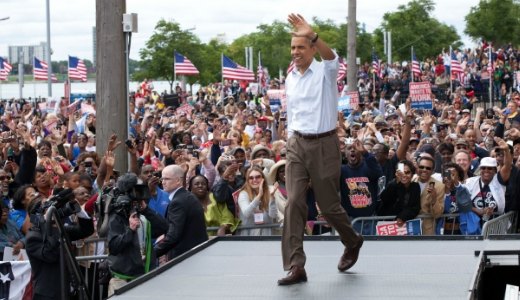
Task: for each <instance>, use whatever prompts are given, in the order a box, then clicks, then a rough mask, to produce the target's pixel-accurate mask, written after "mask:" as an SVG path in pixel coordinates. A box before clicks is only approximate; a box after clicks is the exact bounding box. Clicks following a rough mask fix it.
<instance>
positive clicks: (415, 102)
mask: <svg viewBox="0 0 520 300" xmlns="http://www.w3.org/2000/svg"><path fill="white" fill-rule="evenodd" d="M431 93H432V87H431V85H430V83H429V82H410V99H411V100H412V108H414V109H428V110H431V109H433V102H432V98H431Z"/></svg>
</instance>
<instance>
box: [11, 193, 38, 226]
mask: <svg viewBox="0 0 520 300" xmlns="http://www.w3.org/2000/svg"><path fill="white" fill-rule="evenodd" d="M38 196H39V194H38V193H37V192H36V190H35V189H34V187H33V186H32V185H30V184H26V185H22V186H21V187H19V188H18V189H17V190H16V192H15V193H14V196H13V209H12V210H11V212H10V213H9V219H11V220H12V221H13V222H14V223H15V224H16V226H17V227H18V229H20V230H21V231H22V232H23V233H24V234H25V233H27V231H28V230H29V228H30V226H31V222H30V221H29V216H28V212H27V209H28V208H29V204H30V203H31V201H32V199H34V198H35V197H38Z"/></svg>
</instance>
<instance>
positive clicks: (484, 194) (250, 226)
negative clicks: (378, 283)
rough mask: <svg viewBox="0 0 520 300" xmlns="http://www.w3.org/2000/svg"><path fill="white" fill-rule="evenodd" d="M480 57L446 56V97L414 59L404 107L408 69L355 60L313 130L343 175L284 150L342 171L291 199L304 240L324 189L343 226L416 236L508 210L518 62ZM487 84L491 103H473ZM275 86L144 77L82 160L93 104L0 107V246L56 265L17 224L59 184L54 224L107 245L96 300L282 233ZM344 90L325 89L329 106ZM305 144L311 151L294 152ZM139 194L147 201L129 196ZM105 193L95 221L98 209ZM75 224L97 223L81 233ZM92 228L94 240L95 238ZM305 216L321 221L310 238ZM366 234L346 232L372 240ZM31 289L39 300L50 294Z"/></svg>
mask: <svg viewBox="0 0 520 300" xmlns="http://www.w3.org/2000/svg"><path fill="white" fill-rule="evenodd" d="M316 38H317V35H316ZM485 46H487V47H490V46H489V45H487V44H485ZM487 53H488V52H487V50H486V48H484V46H483V47H482V48H479V49H478V50H476V51H471V50H464V51H460V52H458V53H457V55H458V58H459V60H460V62H461V63H462V65H463V70H464V73H463V75H464V76H455V75H454V76H453V78H452V79H453V82H454V84H453V92H451V90H450V84H449V81H450V74H451V73H450V72H449V67H450V66H449V65H446V61H447V59H446V58H445V57H444V54H441V55H439V57H438V58H437V59H435V60H426V61H424V62H422V63H421V74H420V76H417V75H416V76H415V80H416V81H429V82H431V84H432V87H433V88H432V94H431V100H432V104H433V109H432V110H417V109H414V108H413V107H412V102H411V100H410V99H409V97H408V94H409V89H408V84H409V82H410V78H411V77H412V76H411V75H412V74H411V66H410V64H398V63H395V64H392V65H389V66H386V65H385V64H382V68H381V72H380V73H379V74H378V76H373V72H374V70H373V69H372V67H371V66H369V65H368V64H365V65H361V66H359V71H358V82H357V83H356V84H357V87H358V91H359V96H360V102H359V104H358V105H356V106H355V107H354V108H353V110H352V111H351V112H349V114H348V115H346V114H344V112H342V111H339V112H338V114H337V115H334V116H331V118H332V119H330V120H327V121H326V122H329V123H330V122H332V123H331V124H333V125H334V124H335V128H336V129H335V131H334V132H335V134H337V139H335V140H334V141H332V140H331V141H328V143H330V145H329V146H330V147H338V148H339V149H340V150H341V165H337V166H336V165H331V166H320V163H321V161H320V155H321V154H323V153H321V154H320V152H319V151H318V149H313V148H311V147H310V146H309V147H308V146H304V147H303V146H301V145H299V146H298V147H301V148H299V149H300V150H299V151H300V152H301V153H295V152H294V150H292V152H291V153H290V155H292V161H295V160H297V159H299V158H298V156H301V157H304V156H305V157H306V159H305V160H303V161H305V162H308V163H309V166H306V167H305V168H311V167H310V166H311V165H312V166H313V167H312V170H314V171H312V172H324V173H323V174H326V172H325V171H330V168H332V169H334V168H336V167H337V172H338V173H339V174H340V182H338V183H337V184H336V185H337V186H338V187H339V190H337V191H325V190H324V187H323V186H322V185H320V183H321V182H322V180H321V179H322V178H317V177H316V179H315V180H313V181H312V182H310V183H309V184H307V183H306V184H305V186H302V187H301V189H300V190H299V191H298V193H297V195H300V196H302V197H303V198H305V201H304V202H301V203H300V204H299V205H300V206H299V207H300V208H301V207H303V208H304V210H305V211H306V215H307V223H306V232H307V234H319V233H322V232H326V231H328V230H330V228H329V226H328V225H327V224H323V223H326V222H327V221H330V220H327V218H330V214H329V215H327V213H328V212H327V213H325V216H324V214H323V213H322V210H321V208H320V207H319V205H318V202H320V201H319V200H318V199H320V197H323V195H324V193H336V192H337V193H338V194H339V195H340V199H341V206H342V207H343V209H344V210H345V211H346V212H347V214H348V216H349V217H350V218H356V217H372V216H392V217H391V219H392V220H394V221H395V222H396V224H397V225H398V226H403V225H404V224H405V223H406V222H407V221H410V220H413V219H416V218H418V216H419V218H420V219H421V220H422V223H421V224H422V234H423V235H436V234H437V235H438V234H480V233H481V229H482V225H483V224H484V222H486V221H488V220H490V219H492V218H493V217H496V216H498V215H501V214H504V213H505V212H509V211H517V210H518V209H519V207H518V206H519V203H518V202H519V201H518V200H519V199H518V195H519V193H520V190H519V189H520V176H518V168H519V167H520V159H519V156H520V131H519V130H520V115H519V111H518V106H519V105H520V93H519V92H518V91H517V89H516V86H515V84H516V80H514V78H513V77H514V76H516V73H515V72H516V71H517V69H518V64H517V58H520V55H518V54H517V51H516V50H515V49H513V48H512V47H511V46H508V47H506V48H504V49H498V50H496V51H495V50H493V52H492V53H493V54H492V58H491V61H492V62H493V66H494V69H493V70H491V69H489V68H488V66H489V63H488V62H489V58H488V57H487ZM489 76H492V79H493V80H491V83H492V85H493V90H494V92H493V95H496V98H495V103H496V105H495V106H493V107H489V105H487V104H486V103H487V98H486V97H487V96H488V94H487V90H486V84H489V82H490V81H489ZM374 79H375V81H374ZM285 84H286V82H285V81H284V78H280V79H273V80H270V81H269V82H267V84H266V86H260V89H259V91H258V93H257V94H253V91H252V89H251V88H250V87H248V86H247V84H244V83H239V82H237V81H225V82H223V83H217V84H211V85H208V86H206V87H202V88H200V89H199V90H198V91H196V92H195V93H188V92H186V91H185V90H183V87H182V86H177V87H176V89H175V92H174V93H173V95H168V94H165V93H162V94H160V93H159V92H158V91H154V90H153V87H151V86H150V85H148V84H147V83H146V81H145V82H143V84H141V85H139V87H137V91H136V92H135V93H133V94H132V97H131V103H130V105H131V120H132V121H131V123H130V124H129V126H130V131H131V134H132V136H131V138H130V139H129V140H127V141H124V139H122V137H117V136H115V135H113V136H111V137H110V139H109V140H108V141H107V144H108V147H107V151H106V152H105V153H99V152H96V145H95V143H96V139H95V134H96V126H104V125H103V124H99V122H98V124H97V125H96V116H95V101H91V100H90V99H86V100H84V101H83V103H84V104H86V105H84V106H83V107H82V106H80V105H72V106H71V105H68V106H67V105H64V106H60V105H58V106H57V108H56V109H54V110H51V109H46V108H45V106H44V105H41V103H37V102H29V101H26V100H23V99H17V100H15V99H11V100H4V101H2V103H1V104H0V113H1V114H2V127H1V133H0V135H1V136H0V137H1V138H0V163H1V164H2V166H3V168H2V169H0V189H1V190H2V196H3V199H2V200H3V201H0V205H1V208H2V221H1V224H0V225H1V227H2V228H3V229H2V231H1V232H0V252H2V254H3V252H4V248H5V247H11V248H13V252H14V253H15V254H16V253H18V252H19V251H20V250H21V249H24V248H25V249H26V250H27V251H28V254H29V258H30V261H31V264H40V266H41V265H42V264H52V263H55V262H54V261H48V260H46V258H45V257H41V253H42V252H41V251H42V248H41V247H39V246H38V247H34V245H32V246H33V247H30V245H28V243H29V240H28V239H26V238H28V237H31V232H32V231H34V230H35V228H37V226H38V224H35V222H36V223H37V221H35V220H36V219H35V218H31V216H32V215H33V214H35V213H36V212H37V211H38V208H41V207H42V205H41V203H45V201H47V200H48V199H49V198H52V197H53V196H54V195H56V194H57V193H59V192H60V191H62V190H67V189H70V190H72V191H73V196H72V198H73V199H74V201H77V203H78V204H79V205H80V206H81V212H78V213H77V214H78V218H74V217H67V218H66V220H65V222H69V223H83V229H84V230H82V231H81V234H75V236H74V239H75V240H76V239H77V240H82V239H84V238H87V237H98V236H104V237H106V238H107V248H106V249H102V248H98V249H95V253H94V254H103V253H108V254H109V258H108V262H109V269H110V273H111V275H112V280H111V291H110V293H113V290H114V289H117V288H118V287H120V286H121V285H122V284H125V283H126V282H128V281H130V280H132V279H133V278H135V277H136V276H139V275H141V274H143V273H145V272H147V271H149V270H150V269H151V268H154V267H155V266H157V264H158V261H165V260H168V259H172V258H174V257H177V256H179V255H181V254H182V253H184V252H186V251H187V250H189V249H191V248H192V247H194V246H196V245H198V244H200V243H202V242H204V241H205V240H207V239H208V235H209V236H216V235H218V236H221V235H232V234H234V235H255V236H259V235H271V234H280V233H281V232H282V228H280V227H281V226H279V225H280V224H283V221H284V216H285V215H286V214H285V209H286V207H287V203H288V198H289V196H288V190H287V183H288V182H289V181H292V182H294V183H291V184H296V182H297V180H296V179H295V177H292V176H296V175H295V173H294V172H293V171H291V172H292V173H290V174H286V170H289V169H288V168H286V167H287V166H286V165H287V160H286V158H287V155H288V149H294V147H296V145H293V148H290V147H288V145H287V138H288V128H287V115H286V110H285V109H286V108H285V105H283V104H282V105H272V103H271V102H270V99H269V96H268V94H269V90H283V89H284V88H285ZM487 87H489V86H487ZM343 90H346V88H344V83H341V82H340V83H338V97H339V94H340V93H341V91H343ZM171 96H174V99H175V101H177V102H174V105H172V103H171V102H169V101H167V99H168V97H170V98H171ZM486 105H487V106H488V107H487V108H486ZM92 108H94V109H92ZM296 118H297V117H296ZM320 120H322V119H321V116H320ZM293 121H294V120H293ZM322 121H323V120H322ZM304 125H305V124H301V126H304ZM292 134H294V133H292ZM117 147H126V150H127V153H128V156H129V158H130V169H129V170H117V166H114V164H115V154H114V150H115V149H116V148H117ZM311 150H312V151H315V152H312V153H313V155H312V157H311V156H309V155H306V153H307V151H311ZM316 151H317V152H316ZM308 153H310V152H308ZM290 170H294V167H292V169H290ZM302 170H303V169H302ZM305 170H307V169H305ZM308 170H311V169H308ZM316 174H317V173H316ZM316 174H304V175H305V176H307V177H308V178H312V177H313V176H316ZM286 175H287V177H286ZM300 175H302V174H300ZM302 176H303V175H302ZM323 182H325V181H323ZM140 186H144V187H146V189H147V191H148V192H147V193H144V194H143V193H140V192H138V191H137V187H140ZM331 187H334V185H332V186H331ZM113 191H117V193H119V194H115V193H114V192H113ZM111 192H112V194H110V193H111ZM293 193H294V192H293ZM110 195H111V196H112V198H113V199H112V201H113V204H112V206H109V205H107V208H108V212H107V213H108V215H107V216H106V220H103V215H102V214H101V213H100V212H99V211H100V206H102V205H104V202H103V203H101V204H99V203H100V202H101V199H105V198H107V197H110ZM143 195H145V196H143ZM104 197H105V198H104ZM96 203H97V205H96ZM444 214H449V216H448V217H442V218H441V216H443V215H444ZM79 215H80V216H79ZM85 219H87V220H88V219H90V220H91V221H90V222H91V223H92V225H94V224H95V225H96V226H92V228H90V227H89V226H85V225H84V223H85V221H84V220H85ZM80 220H82V221H80ZM103 221H105V223H106V224H104V225H106V226H107V227H105V228H104V230H103V231H105V235H102V234H100V232H99V231H100V228H103V227H102V226H101V224H100V223H101V222H103ZM317 221H324V222H321V225H319V227H320V228H319V229H320V230H317V229H318V225H315V223H316V222H317ZM269 224H271V225H273V226H264V225H269ZM261 225H262V226H261ZM241 226H242V227H245V229H241ZM375 226H376V223H375V222H372V223H370V222H368V223H363V225H360V224H354V229H355V230H356V231H357V232H359V233H361V234H363V235H367V234H375V232H376V231H375ZM32 235H33V237H32V239H31V240H37V241H39V243H42V241H41V237H40V236H39V237H38V238H36V239H35V238H34V234H32ZM71 235H72V234H71ZM44 240H45V239H44ZM52 242H54V243H55V242H56V241H52ZM42 245H43V246H42V247H51V246H52V245H51V244H48V245H47V244H45V243H44V244H42ZM75 245H76V247H77V248H78V249H77V250H78V251H81V249H80V248H81V246H78V245H80V243H76V244H75ZM38 253H39V254H38ZM161 256H162V258H160V259H159V260H157V259H156V257H161ZM143 258H144V260H143ZM85 268H89V266H88V265H87V266H85ZM40 275H41V276H45V273H41V274H40ZM41 278H43V277H41ZM34 279H35V280H38V278H34ZM40 280H41V279H40ZM34 291H35V295H40V296H41V297H42V299H45V297H51V298H52V297H55V296H56V293H57V291H50V289H40V288H38V287H37V286H35V288H34Z"/></svg>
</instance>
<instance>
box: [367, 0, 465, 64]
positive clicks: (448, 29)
mask: <svg viewBox="0 0 520 300" xmlns="http://www.w3.org/2000/svg"><path fill="white" fill-rule="evenodd" d="M434 9H435V4H434V2H433V1H432V0H413V1H410V2H408V4H407V5H400V6H398V8H397V11H396V12H387V13H385V15H384V16H383V22H382V24H381V26H380V27H379V28H378V29H376V30H375V31H374V35H373V38H374V44H375V51H376V52H377V53H378V55H379V56H380V57H381V56H382V55H383V31H391V32H392V59H393V60H406V61H410V59H411V52H410V47H411V46H413V47H414V50H415V53H416V55H417V58H418V59H419V60H422V59H424V58H426V57H434V56H436V55H438V53H439V52H440V51H441V49H443V48H445V49H447V48H448V47H449V46H450V45H451V46H453V47H454V48H458V47H460V46H461V45H462V43H461V42H460V37H459V35H458V34H457V31H456V30H455V28H454V27H453V26H448V25H446V24H443V23H440V22H439V21H437V20H436V19H434V18H432V17H431V16H430V15H431V13H432V12H433V10H434Z"/></svg>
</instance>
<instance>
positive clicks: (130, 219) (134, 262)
mask: <svg viewBox="0 0 520 300" xmlns="http://www.w3.org/2000/svg"><path fill="white" fill-rule="evenodd" d="M116 192H117V193H118V196H117V198H116V200H115V202H114V203H113V204H112V205H111V208H110V214H109V223H108V228H109V230H108V249H109V255H108V264H109V266H110V271H111V273H112V277H113V278H112V279H110V284H109V287H108V295H109V296H111V295H112V294H113V293H114V291H115V290H116V289H119V288H120V287H122V286H124V285H125V284H126V283H127V282H129V281H131V280H133V279H134V278H136V277H138V276H140V275H143V274H145V273H147V272H148V271H149V270H150V269H152V268H153V267H155V255H154V251H152V250H153V249H152V238H157V237H158V236H160V235H161V234H164V233H166V231H167V230H168V223H167V222H166V220H165V219H164V218H163V217H162V216H160V215H158V214H157V213H156V212H154V211H153V210H152V209H150V208H149V207H148V206H147V203H146V201H148V199H150V191H149V189H148V186H147V185H145V184H142V182H141V184H138V178H137V175H135V174H133V173H128V174H125V175H123V176H121V177H120V178H119V179H118V181H117V184H116Z"/></svg>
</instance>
